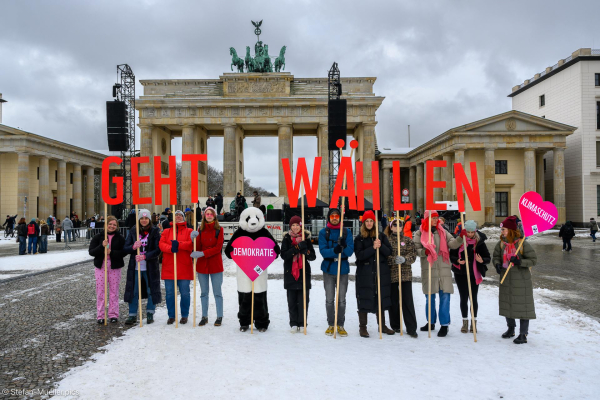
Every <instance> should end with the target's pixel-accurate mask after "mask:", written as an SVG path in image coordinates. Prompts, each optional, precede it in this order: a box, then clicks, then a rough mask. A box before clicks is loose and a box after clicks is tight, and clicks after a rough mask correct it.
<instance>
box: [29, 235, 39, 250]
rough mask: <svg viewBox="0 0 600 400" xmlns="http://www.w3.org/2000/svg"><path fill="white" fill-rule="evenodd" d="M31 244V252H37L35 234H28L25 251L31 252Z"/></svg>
mask: <svg viewBox="0 0 600 400" xmlns="http://www.w3.org/2000/svg"><path fill="white" fill-rule="evenodd" d="M32 245H33V254H35V253H37V236H29V237H28V238H27V253H29V254H31V246H32Z"/></svg>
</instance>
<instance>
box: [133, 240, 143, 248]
mask: <svg viewBox="0 0 600 400" xmlns="http://www.w3.org/2000/svg"><path fill="white" fill-rule="evenodd" d="M140 247H142V242H140V241H139V240H138V241H136V242H135V243H134V244H133V249H134V250H137V249H139V248H140Z"/></svg>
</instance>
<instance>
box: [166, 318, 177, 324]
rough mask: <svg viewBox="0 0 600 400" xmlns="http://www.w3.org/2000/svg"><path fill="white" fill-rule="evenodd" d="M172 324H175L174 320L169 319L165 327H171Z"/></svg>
mask: <svg viewBox="0 0 600 400" xmlns="http://www.w3.org/2000/svg"><path fill="white" fill-rule="evenodd" d="M174 322H175V318H169V319H168V320H167V325H173V323H174Z"/></svg>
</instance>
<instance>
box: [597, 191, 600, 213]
mask: <svg viewBox="0 0 600 400" xmlns="http://www.w3.org/2000/svg"><path fill="white" fill-rule="evenodd" d="M596 208H597V210H596V212H597V213H598V214H597V215H600V185H599V186H596Z"/></svg>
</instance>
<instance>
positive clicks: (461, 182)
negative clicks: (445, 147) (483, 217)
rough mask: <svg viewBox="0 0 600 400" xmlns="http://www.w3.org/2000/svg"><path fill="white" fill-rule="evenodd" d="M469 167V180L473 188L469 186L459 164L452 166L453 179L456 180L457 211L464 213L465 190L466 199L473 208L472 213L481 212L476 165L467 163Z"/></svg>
mask: <svg viewBox="0 0 600 400" xmlns="http://www.w3.org/2000/svg"><path fill="white" fill-rule="evenodd" d="M469 165H470V167H471V180H472V181H473V187H471V185H469V180H468V179H467V174H465V170H464V169H463V166H462V164H461V163H455V164H454V179H455V180H456V197H458V211H460V212H465V194H464V192H465V189H466V191H467V197H468V198H469V202H470V203H471V207H473V211H481V198H480V197H479V181H478V180H477V165H476V164H475V163H474V162H470V163H469Z"/></svg>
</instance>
